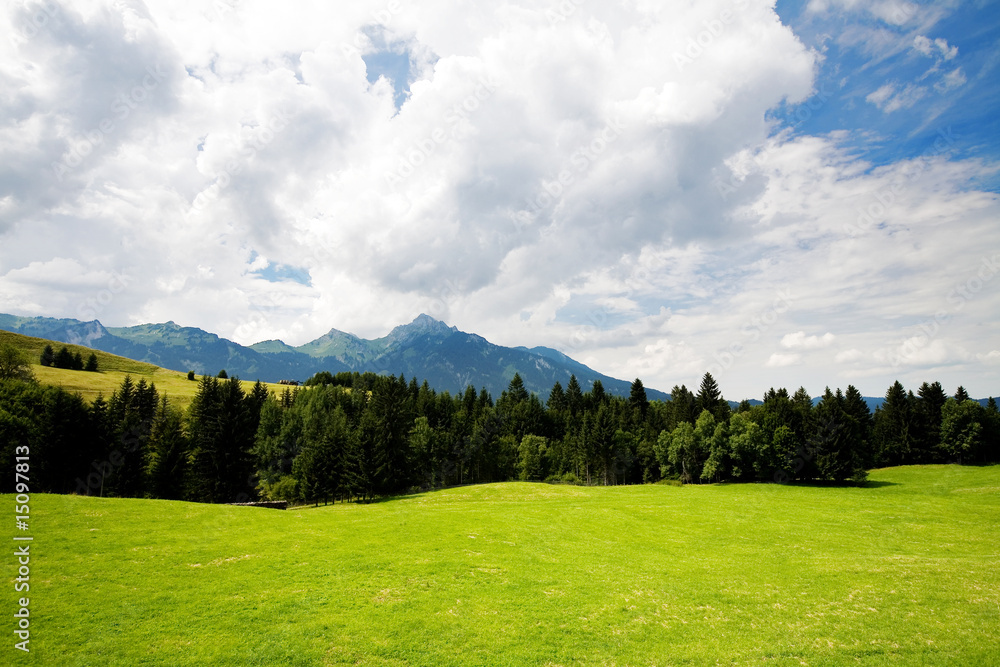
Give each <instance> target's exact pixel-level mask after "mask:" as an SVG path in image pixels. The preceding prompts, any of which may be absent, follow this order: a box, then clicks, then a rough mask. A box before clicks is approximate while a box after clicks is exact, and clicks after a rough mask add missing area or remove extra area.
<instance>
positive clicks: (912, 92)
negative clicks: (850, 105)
mask: <svg viewBox="0 0 1000 667" xmlns="http://www.w3.org/2000/svg"><path fill="white" fill-rule="evenodd" d="M926 95H927V88H925V87H924V86H917V85H914V84H911V83H908V84H906V86H904V87H903V88H902V89H900V88H899V87H897V86H896V84H893V83H887V84H885V85H884V86H881V87H880V88H879V89H878V90H876V91H875V92H873V93H871V94H870V95H868V96H867V97H866V98H865V100H866V101H868V102H870V103H872V104H874V105H875V106H876V107H878V108H879V109H880V110H881V111H884V112H885V113H892V112H893V111H899V110H901V109H909V108H911V107H912V106H913V105H915V104H916V103H917V102H919V101H920V100H921V99H923V97H924V96H926Z"/></svg>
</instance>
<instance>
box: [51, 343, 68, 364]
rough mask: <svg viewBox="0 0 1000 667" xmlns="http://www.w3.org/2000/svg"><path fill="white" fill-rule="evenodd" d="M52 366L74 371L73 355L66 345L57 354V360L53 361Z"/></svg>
mask: <svg viewBox="0 0 1000 667" xmlns="http://www.w3.org/2000/svg"><path fill="white" fill-rule="evenodd" d="M52 365H53V366H55V367H56V368H64V369H67V370H69V369H72V368H73V353H72V352H70V351H69V348H68V347H66V346H65V345H64V346H62V347H61V348H59V351H58V352H56V356H55V358H54V359H53V360H52Z"/></svg>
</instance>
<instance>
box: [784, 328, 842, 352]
mask: <svg viewBox="0 0 1000 667" xmlns="http://www.w3.org/2000/svg"><path fill="white" fill-rule="evenodd" d="M834 340H836V336H834V335H833V334H832V333H829V332H827V333H825V334H823V335H822V336H806V332H805V331H796V332H795V333H790V334H786V335H785V336H783V337H782V339H781V346H782V347H783V348H785V349H786V350H820V349H822V348H824V347H829V346H830V345H831V344H833V341H834Z"/></svg>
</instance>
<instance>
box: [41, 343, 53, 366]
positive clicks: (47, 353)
mask: <svg viewBox="0 0 1000 667" xmlns="http://www.w3.org/2000/svg"><path fill="white" fill-rule="evenodd" d="M55 358H56V353H55V352H53V351H52V346H51V345H46V346H45V349H43V350H42V356H41V358H39V360H38V363H40V364H41V365H42V366H51V365H52V363H53V362H54V361H55Z"/></svg>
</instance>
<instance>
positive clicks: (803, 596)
mask: <svg viewBox="0 0 1000 667" xmlns="http://www.w3.org/2000/svg"><path fill="white" fill-rule="evenodd" d="M871 480H872V481H871V483H870V485H869V487H868V488H829V487H806V486H778V485H765V484H747V485H720V486H684V487H673V486H666V485H653V486H633V487H611V488H582V487H572V486H547V485H540V484H519V483H508V484H496V485H487V486H475V487H465V488H460V489H450V490H445V491H439V492H434V493H427V494H421V495H416V496H408V497H403V498H398V499H393V500H389V501H385V502H381V503H375V504H371V505H336V506H328V507H319V508H299V509H294V510H289V511H285V512H282V511H276V510H265V509H257V508H243V507H229V506H211V505H199V504H190V503H179V502H168V501H156V500H121V499H101V498H87V497H77V496H51V495H48V496H46V495H39V496H34V497H32V499H31V502H32V512H31V521H32V526H33V529H34V532H33V533H31V534H32V535H34V537H35V541H34V542H33V543H32V547H31V549H32V551H31V553H32V559H31V591H30V600H31V602H30V609H31V621H32V625H31V631H32V635H31V644H30V646H31V649H32V652H31V653H30V654H29V655H28V656H24V657H17V656H15V657H16V662H17V663H18V664H20V663H24V664H40V665H41V664H44V665H122V666H126V665H128V666H134V665H199V666H201V665H234V666H235V665H240V666H243V665H571V664H588V665H714V664H727V665H729V664H753V665H756V664H767V665H772V664H774V665H802V664H805V665H845V664H862V665H895V664H902V665H998V664H1000V467H997V466H993V467H989V468H975V467H964V468H963V467H956V466H926V467H913V468H894V469H887V470H877V471H874V472H873V473H872V474H871ZM2 498H3V503H4V504H5V505H7V506H8V507H10V506H12V505H13V504H14V499H13V497H11V496H3V497H2ZM11 523H13V521H12V520H11ZM10 532H14V531H13V526H11V530H10ZM22 534H23V533H22ZM8 539H9V538H8ZM7 560H8V564H7V566H6V567H7V572H8V573H9V575H10V578H11V580H12V579H13V575H12V573H13V572H14V568H15V566H14V564H13V560H14V559H13V558H11V557H9V556H8V559H7ZM5 588H6V590H7V591H8V593H7V595H5V596H4V597H3V599H4V600H5V602H6V606H7V608H8V609H10V610H11V611H10V613H8V612H3V615H4V616H5V617H6V618H7V619H8V621H7V623H8V625H9V626H10V627H9V629H8V631H6V632H7V635H8V642H9V645H8V646H5V647H4V648H3V649H2V651H3V652H4V654H5V656H11V655H13V654H14V653H20V652H16V651H14V650H13V648H11V646H12V644H13V640H11V639H10V637H11V636H12V635H11V634H10V631H11V630H12V629H13V619H12V614H13V611H14V610H15V606H14V605H15V602H14V600H15V598H16V597H17V596H16V595H15V593H13V581H11V584H10V585H8V586H6V587H5ZM21 656H23V654H21ZM5 664H15V663H14V662H13V661H12V662H5Z"/></svg>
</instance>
